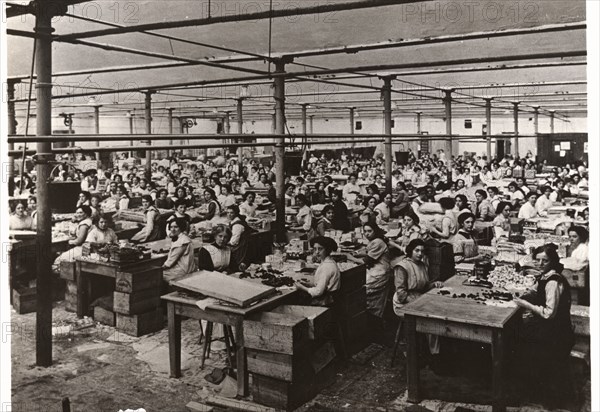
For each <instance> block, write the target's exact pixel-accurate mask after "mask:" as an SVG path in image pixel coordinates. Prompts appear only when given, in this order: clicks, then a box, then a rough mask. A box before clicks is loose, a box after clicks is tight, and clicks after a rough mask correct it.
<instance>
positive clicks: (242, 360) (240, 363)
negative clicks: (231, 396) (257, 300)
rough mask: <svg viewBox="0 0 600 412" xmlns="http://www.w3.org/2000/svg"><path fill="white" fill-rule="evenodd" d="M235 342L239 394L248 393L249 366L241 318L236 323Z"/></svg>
mask: <svg viewBox="0 0 600 412" xmlns="http://www.w3.org/2000/svg"><path fill="white" fill-rule="evenodd" d="M235 342H236V346H237V351H236V363H237V385H238V395H239V396H246V395H248V366H247V364H246V348H245V347H244V321H243V320H240V321H239V322H238V323H237V325H235Z"/></svg>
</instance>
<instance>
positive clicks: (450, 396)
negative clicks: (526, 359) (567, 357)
mask: <svg viewBox="0 0 600 412" xmlns="http://www.w3.org/2000/svg"><path fill="white" fill-rule="evenodd" d="M12 320H13V327H12V330H13V334H12V345H11V347H12V394H13V399H12V401H13V404H12V409H11V410H12V411H13V412H17V411H23V412H37V411H40V412H41V411H44V412H53V411H62V408H61V402H62V400H63V398H65V397H68V398H69V401H70V404H71V410H72V411H98V412H104V411H106V412H116V411H118V410H120V409H123V410H125V409H128V408H130V409H134V410H135V409H138V408H144V409H145V410H146V411H148V412H154V411H169V412H177V411H186V410H187V409H186V407H185V405H186V404H187V403H188V402H190V401H197V402H202V399H203V398H205V397H206V396H207V395H209V394H218V395H221V396H226V397H234V396H235V393H236V385H235V381H234V380H233V379H231V378H227V379H226V380H225V381H223V382H222V383H221V384H220V385H213V384H211V383H209V382H208V381H206V380H205V378H204V377H205V376H206V375H207V374H208V373H210V372H211V371H212V370H213V368H216V367H218V368H222V367H224V366H225V365H226V357H225V351H224V350H219V349H221V348H223V349H224V345H219V344H220V342H216V343H215V344H213V346H214V348H215V349H216V350H213V351H212V352H211V356H210V359H208V361H207V362H206V365H205V366H204V368H203V369H202V368H200V357H201V350H202V346H201V345H199V343H198V341H199V338H200V329H199V326H198V322H197V321H192V320H188V321H184V322H183V325H182V347H183V351H182V365H183V369H184V370H183V377H182V378H181V379H171V378H169V356H168V354H169V352H168V334H167V330H166V328H165V329H163V330H162V331H160V332H158V333H155V334H151V335H147V336H144V337H142V338H131V337H129V336H127V335H124V334H122V333H118V332H115V330H114V329H113V328H110V327H107V326H102V325H98V324H94V325H92V326H91V327H86V328H82V329H80V330H72V331H70V332H68V333H65V334H63V335H57V336H55V338H54V345H53V346H54V348H53V350H54V352H53V359H54V364H53V366H52V367H49V368H40V367H37V366H35V314H28V315H17V314H15V313H13V319H12ZM54 321H55V322H57V325H75V322H76V321H77V319H76V316H75V315H74V314H73V313H69V312H66V311H65V310H64V306H63V305H62V303H59V304H57V306H56V307H55V309H54ZM76 326H77V325H76ZM79 326H81V325H79ZM83 326H85V325H83ZM65 331H66V328H65V329H64V330H62V331H59V332H65ZM393 333H394V331H388V333H387V334H386V335H387V336H386V339H385V341H384V343H385V345H377V344H372V345H370V346H369V347H367V348H366V349H365V350H363V351H362V352H360V353H359V354H357V355H356V356H355V357H354V358H353V359H352V360H350V361H349V362H348V363H347V364H346V365H344V366H343V367H342V368H341V369H340V371H339V372H338V374H337V375H336V377H335V379H334V380H333V381H332V382H331V384H330V385H329V386H328V387H327V388H326V389H324V390H323V391H322V392H321V394H320V395H318V396H317V397H316V398H315V399H314V400H313V401H312V402H310V403H308V404H307V405H305V406H303V407H302V408H301V410H305V411H362V410H364V411H372V410H378V411H390V410H398V411H403V410H407V408H408V409H409V410H416V409H415V407H414V406H412V405H411V404H409V403H407V402H406V370H405V365H406V362H405V360H404V358H403V356H402V353H401V352H400V354H399V356H398V360H397V361H396V364H395V366H394V367H393V368H392V367H390V357H391V346H392V341H393ZM576 375H577V376H576V382H577V385H578V388H579V390H580V396H579V399H578V400H577V402H574V403H573V404H572V405H570V406H569V408H568V410H571V411H573V412H588V411H590V385H589V371H588V370H586V369H585V367H583V366H582V367H581V368H577V372H576ZM421 380H422V385H423V389H424V390H423V392H424V397H425V400H424V401H423V402H421V404H420V407H422V408H426V409H428V410H431V411H448V412H454V411H464V410H475V411H488V410H490V411H491V407H489V406H485V405H489V403H490V399H491V391H490V388H489V385H490V383H489V380H488V379H485V378H483V379H482V378H477V377H473V376H452V377H448V376H445V377H439V376H437V375H436V374H434V373H433V372H431V371H430V370H429V369H428V368H426V369H424V370H423V371H422V372H421ZM458 402H462V403H458ZM520 403H521V405H520V406H518V407H517V406H515V407H512V408H509V410H514V411H524V412H525V411H527V412H534V411H535V412H537V411H541V410H544V408H543V407H542V406H540V405H536V404H532V403H528V402H526V401H524V402H520ZM426 409H419V410H426Z"/></svg>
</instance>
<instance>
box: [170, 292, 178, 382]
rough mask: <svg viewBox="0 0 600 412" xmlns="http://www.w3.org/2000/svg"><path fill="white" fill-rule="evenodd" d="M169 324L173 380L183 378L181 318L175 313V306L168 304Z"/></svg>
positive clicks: (171, 303)
mask: <svg viewBox="0 0 600 412" xmlns="http://www.w3.org/2000/svg"><path fill="white" fill-rule="evenodd" d="M167 318H168V323H169V362H170V366H171V378H179V377H181V316H180V315H177V314H176V313H175V304H174V303H173V302H168V303H167Z"/></svg>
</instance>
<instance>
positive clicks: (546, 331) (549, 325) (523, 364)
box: [517, 273, 575, 403]
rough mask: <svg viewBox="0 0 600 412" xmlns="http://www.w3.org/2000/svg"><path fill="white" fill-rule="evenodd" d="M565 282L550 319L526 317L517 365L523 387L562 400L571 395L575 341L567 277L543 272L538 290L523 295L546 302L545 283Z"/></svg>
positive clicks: (535, 301) (545, 397)
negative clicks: (571, 365) (572, 351)
mask: <svg viewBox="0 0 600 412" xmlns="http://www.w3.org/2000/svg"><path fill="white" fill-rule="evenodd" d="M550 281H556V282H558V284H559V285H562V288H563V291H562V293H561V294H560V299H559V301H558V305H557V309H556V312H555V315H554V316H553V317H551V318H550V319H544V318H542V317H541V316H538V315H533V317H531V318H526V319H524V322H523V325H522V331H521V335H520V337H521V339H520V341H519V354H518V355H519V356H518V358H517V359H518V363H517V365H518V366H517V367H518V368H519V369H520V372H521V373H520V374H521V376H522V379H523V384H524V387H526V388H527V390H528V392H529V393H530V394H536V395H539V396H542V398H543V400H544V401H546V402H552V403H555V402H561V401H564V400H566V399H567V398H568V397H569V396H571V394H572V392H571V389H572V388H571V386H570V373H569V355H570V352H571V348H572V347H573V344H574V342H575V336H574V332H573V326H572V324H571V291H570V287H569V283H568V281H567V280H566V279H565V278H564V277H563V276H562V275H561V274H558V273H551V274H548V275H546V276H543V277H542V278H541V279H540V280H539V281H538V287H537V291H536V292H534V293H532V294H529V295H526V296H523V299H524V300H527V301H528V302H530V303H532V304H533V305H536V306H542V307H543V306H545V305H546V285H547V284H548V282H550Z"/></svg>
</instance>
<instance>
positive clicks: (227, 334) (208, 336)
mask: <svg viewBox="0 0 600 412" xmlns="http://www.w3.org/2000/svg"><path fill="white" fill-rule="evenodd" d="M213 327H214V323H213V322H207V323H206V331H205V333H204V349H203V350H202V361H201V363H200V367H201V368H204V362H205V360H206V358H208V357H210V344H211V343H212V342H213V341H215V340H219V339H213V338H212V333H213ZM223 335H224V341H225V347H226V350H227V360H228V361H229V366H230V367H232V368H234V367H235V366H234V364H233V359H232V356H231V353H232V352H233V351H235V346H236V343H235V340H234V338H233V336H234V334H233V328H232V327H231V326H227V325H223Z"/></svg>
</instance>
